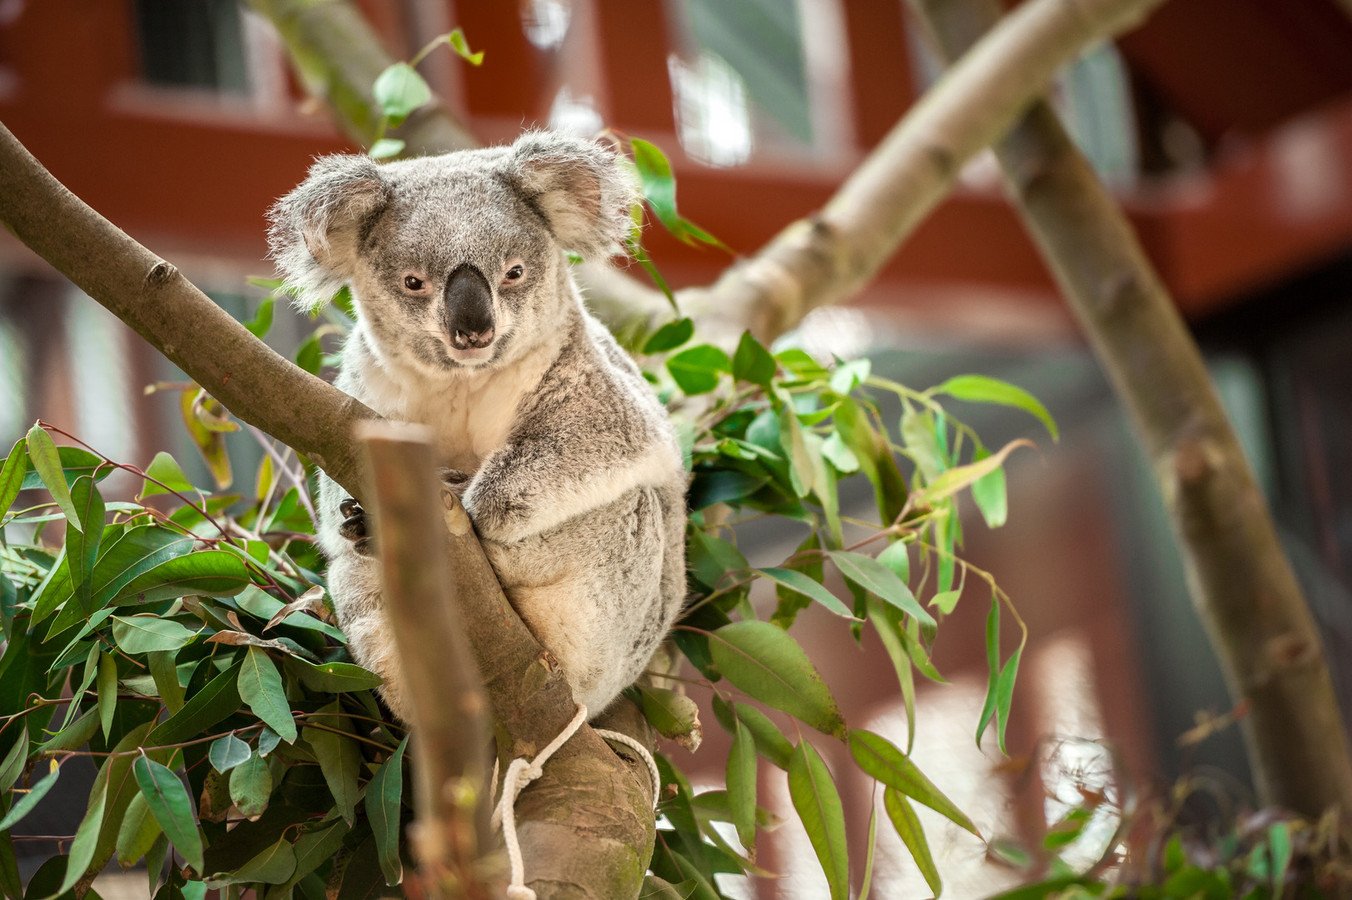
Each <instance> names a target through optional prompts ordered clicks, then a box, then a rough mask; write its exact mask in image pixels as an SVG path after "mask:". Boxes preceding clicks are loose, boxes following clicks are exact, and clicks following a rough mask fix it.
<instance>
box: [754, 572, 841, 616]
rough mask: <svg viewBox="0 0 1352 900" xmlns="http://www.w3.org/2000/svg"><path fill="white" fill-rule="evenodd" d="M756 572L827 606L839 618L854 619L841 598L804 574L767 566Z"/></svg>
mask: <svg viewBox="0 0 1352 900" xmlns="http://www.w3.org/2000/svg"><path fill="white" fill-rule="evenodd" d="M756 571H757V572H759V573H761V574H762V575H764V576H765V577H767V578H769V579H771V580H773V581H774V582H775V583H776V584H779V585H782V586H784V587H786V588H788V589H789V590H791V591H794V592H796V593H799V594H802V595H803V596H804V597H808V598H810V599H812V600H816V601H817V602H818V603H820V604H821V605H822V606H825V607H826V608H827V609H829V610H831V612H833V613H835V614H836V615H838V616H844V617H845V618H847V619H853V618H854V612H853V611H852V610H851V609H850V608H849V607H848V606H846V605H845V604H844V603H843V602H841V599H840V598H839V597H837V596H836V595H835V594H833V593H831V592H830V591H828V590H827V589H826V587H825V586H824V585H821V584H819V583H818V582H816V581H813V580H812V579H811V578H810V577H808V576H807V575H804V574H803V573H802V572H798V571H795V570H794V569H784V568H780V567H779V566H767V567H765V568H763V569H757V570H756Z"/></svg>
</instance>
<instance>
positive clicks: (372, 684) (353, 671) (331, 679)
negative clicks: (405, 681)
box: [285, 656, 385, 694]
mask: <svg viewBox="0 0 1352 900" xmlns="http://www.w3.org/2000/svg"><path fill="white" fill-rule="evenodd" d="M285 665H286V667H287V669H289V670H291V671H292V674H294V675H296V676H297V677H299V678H300V683H301V684H303V685H305V687H307V688H308V689H310V690H312V691H318V692H320V693H325V694H342V693H347V692H349V691H369V690H372V689H373V688H378V687H380V686H381V685H382V684H384V683H385V682H384V680H383V679H382V678H381V677H380V676H379V675H377V674H376V673H375V672H372V671H370V670H368V669H363V668H362V667H361V666H359V665H357V664H355V663H345V662H326V663H319V664H318V665H316V664H315V663H312V662H307V661H306V660H303V659H300V658H298V657H294V656H290V657H287V658H286V661H285Z"/></svg>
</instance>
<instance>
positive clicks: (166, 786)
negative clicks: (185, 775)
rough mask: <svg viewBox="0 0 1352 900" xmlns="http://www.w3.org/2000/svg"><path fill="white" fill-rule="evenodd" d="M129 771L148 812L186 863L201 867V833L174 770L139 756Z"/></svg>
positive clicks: (181, 783)
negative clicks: (133, 777)
mask: <svg viewBox="0 0 1352 900" xmlns="http://www.w3.org/2000/svg"><path fill="white" fill-rule="evenodd" d="M132 772H133V774H134V775H135V776H136V783H137V784H138V785H139V786H140V788H141V794H142V795H143V796H144V797H145V798H146V804H147V805H148V806H149V807H150V812H151V814H152V815H154V817H155V821H156V822H158V823H159V825H160V828H162V829H163V830H164V833H165V834H166V835H167V836H168V837H169V840H170V842H171V843H172V844H173V845H174V849H176V850H177V851H178V852H179V853H181V854H182V855H183V858H184V859H185V860H187V862H188V865H190V866H192V868H193V870H194V871H197V872H201V871H202V835H201V833H200V832H198V830H197V820H196V817H195V816H194V815H193V809H192V801H191V800H190V799H189V798H188V792H187V790H185V789H184V787H183V782H181V781H179V778H178V776H177V775H175V774H174V772H173V771H172V770H171V769H169V768H167V767H165V766H162V765H160V764H159V763H157V762H155V761H154V760H152V759H150V758H148V757H145V756H138V757H137V758H136V761H135V762H134V763H133V764H132Z"/></svg>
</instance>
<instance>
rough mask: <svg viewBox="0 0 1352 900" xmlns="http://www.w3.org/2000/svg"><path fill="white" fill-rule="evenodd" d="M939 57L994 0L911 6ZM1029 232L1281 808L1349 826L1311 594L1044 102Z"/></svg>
mask: <svg viewBox="0 0 1352 900" xmlns="http://www.w3.org/2000/svg"><path fill="white" fill-rule="evenodd" d="M911 2H912V5H913V6H914V8H915V9H916V11H917V12H918V13H919V15H920V17H921V18H922V19H925V20H927V21H928V22H929V24H930V26H931V29H932V30H933V31H934V33H935V36H936V37H937V39H938V43H939V44H940V46H941V48H942V51H943V53H944V54H945V55H946V56H948V57H950V58H955V57H958V56H960V55H961V54H962V53H963V52H965V51H966V50H967V48H968V47H969V46H971V45H972V44H973V43H974V42H976V41H977V40H978V38H979V37H980V36H981V34H982V33H984V32H985V31H986V30H987V29H988V28H991V27H992V26H994V25H995V23H996V22H997V21H998V19H999V14H1000V10H999V4H998V3H997V2H996V0H911ZM995 151H996V155H997V156H998V157H999V159H1000V164H1001V166H1002V167H1003V168H1004V171H1005V175H1006V179H1007V180H1008V182H1009V185H1010V187H1011V189H1012V191H1013V194H1014V198H1015V202H1016V204H1017V206H1018V208H1019V211H1020V213H1021V215H1022V216H1023V219H1024V224H1025V225H1026V226H1027V228H1028V230H1029V232H1030V233H1031V234H1032V235H1033V237H1034V238H1035V239H1036V241H1037V244H1038V247H1039V248H1040V250H1041V251H1042V255H1043V257H1044V259H1045V260H1046V262H1047V264H1048V266H1049V267H1050V268H1051V269H1052V271H1053V273H1054V274H1055V276H1056V279H1057V282H1058V283H1059V284H1060V286H1061V290H1062V292H1063V293H1064V294H1065V297H1066V301H1067V302H1068V303H1069V304H1070V306H1071V308H1072V310H1073V311H1074V312H1075V314H1076V316H1077V317H1078V319H1079V321H1080V324H1081V326H1082V328H1083V329H1084V332H1085V335H1086V336H1087V337H1088V338H1089V341H1090V343H1091V344H1092V345H1093V347H1094V350H1095V352H1096V353H1097V354H1098V357H1099V361H1100V363H1101V364H1102V366H1103V368H1104V370H1105V371H1106V372H1107V374H1108V377H1109V379H1110V380H1111V381H1112V384H1113V388H1114V390H1115V391H1116V393H1117V395H1118V398H1119V399H1120V400H1121V401H1122V403H1123V405H1125V406H1126V408H1127V409H1128V410H1129V412H1130V413H1131V417H1132V420H1133V422H1134V424H1135V428H1136V433H1137V436H1138V438H1139V439H1140V441H1141V443H1142V444H1143V445H1144V447H1145V449H1146V452H1147V453H1148V454H1149V455H1150V458H1151V459H1152V460H1153V462H1154V472H1155V476H1156V478H1157V480H1158V482H1159V487H1160V491H1161V493H1162V494H1163V495H1164V501H1165V505H1166V506H1167V507H1168V509H1169V513H1170V516H1171V518H1172V520H1173V525H1174V529H1175V532H1176V533H1177V535H1178V538H1179V542H1180V545H1181V549H1182V551H1183V556H1184V559H1185V561H1186V564H1187V569H1188V582H1189V588H1190V591H1191V593H1192V597H1193V602H1194V604H1195V605H1196V606H1197V608H1198V611H1199V612H1200V614H1201V615H1202V618H1203V619H1204V620H1205V621H1206V623H1207V625H1208V627H1209V629H1210V633H1211V638H1212V644H1213V645H1214V646H1215V648H1216V651H1217V653H1218V654H1219V656H1220V657H1221V660H1222V662H1223V664H1224V668H1225V670H1226V673H1227V676H1228V679H1229V683H1230V690H1231V693H1232V695H1233V696H1234V697H1235V698H1236V699H1238V698H1243V699H1244V700H1246V701H1247V702H1248V705H1249V715H1248V716H1247V717H1246V718H1245V719H1244V720H1243V727H1244V734H1245V738H1246V740H1247V742H1248V747H1249V755H1250V759H1251V760H1252V761H1253V763H1254V769H1255V774H1256V775H1257V777H1258V782H1259V787H1260V790H1261V792H1262V794H1263V795H1264V797H1265V798H1266V800H1267V801H1268V802H1270V803H1276V804H1280V805H1281V806H1284V807H1287V808H1290V809H1294V810H1296V811H1298V812H1300V813H1302V814H1304V815H1307V816H1310V817H1311V818H1318V817H1319V816H1320V815H1321V814H1322V813H1323V812H1324V811H1325V810H1326V809H1327V808H1328V807H1330V806H1337V807H1339V808H1341V809H1342V810H1343V811H1345V812H1346V811H1352V758H1350V757H1349V753H1348V742H1347V737H1346V732H1345V731H1344V728H1343V723H1342V719H1341V716H1340V715H1339V711H1338V704H1337V699H1336V696H1335V694H1334V691H1333V683H1332V680H1331V679H1330V677H1329V671H1328V665H1327V663H1326V661H1325V656H1324V652H1323V649H1322V646H1321V644H1320V640H1319V635H1318V632H1317V630H1316V628H1315V625H1314V622H1313V620H1312V619H1311V617H1310V612H1309V608H1308V606H1307V605H1306V602H1305V598H1304V596H1303V595H1302V593H1301V590H1300V586H1299V584H1298V583H1297V581H1296V578H1295V575H1294V574H1293V573H1292V571H1291V567H1290V565H1289V563H1288V562H1287V559H1286V556H1285V554H1284V553H1283V551H1282V547H1281V543H1280V542H1279V541H1278V539H1277V534H1276V530H1275V528H1274V527H1273V524H1272V519H1271V516H1270V514H1269V512H1268V509H1267V506H1266V504H1265V502H1264V500H1263V496H1262V494H1261V492H1260V491H1259V489H1258V485H1257V483H1256V482H1255V480H1254V477H1253V472H1252V471H1251V469H1250V468H1249V465H1248V462H1247V461H1246V460H1245V458H1244V453H1243V450H1242V449H1241V447H1240V444H1239V440H1238V439H1237V438H1236V436H1235V433H1234V430H1233V428H1231V426H1230V422H1229V420H1228V419H1227V417H1226V415H1225V411H1224V409H1223V408H1222V407H1221V404H1220V401H1219V399H1218V398H1217V396H1216V392H1215V390H1214V388H1213V386H1212V384H1211V379H1210V377H1209V376H1208V374H1207V370H1206V365H1205V363H1204V362H1203V360H1202V356H1201V353H1200V352H1199V351H1198V349H1197V345H1196V344H1195V343H1194V342H1193V340H1192V338H1191V336H1190V335H1189V334H1188V330H1187V326H1186V325H1185V324H1184V322H1183V319H1182V317H1181V316H1180V315H1179V314H1178V310H1177V308H1176V307H1175V305H1174V303H1173V301H1172V300H1171V299H1170V297H1169V294H1168V291H1167V290H1166V288H1165V287H1164V284H1163V282H1162V281H1161V280H1160V278H1159V275H1158V273H1156V272H1155V270H1154V267H1153V266H1152V265H1151V263H1150V260H1149V259H1148V258H1147V257H1146V255H1145V252H1144V251H1143V250H1142V249H1141V246H1140V243H1139V242H1138V241H1137V239H1136V236H1135V234H1134V233H1133V232H1132V230H1131V226H1130V224H1129V223H1128V222H1127V220H1126V217H1125V216H1123V215H1122V212H1121V210H1120V209H1119V208H1118V206H1117V204H1116V203H1115V202H1114V201H1113V199H1112V197H1111V196H1110V195H1109V194H1108V192H1107V190H1106V189H1105V188H1104V187H1103V186H1102V184H1100V183H1099V181H1098V178H1097V177H1096V176H1095V175H1094V172H1093V170H1092V168H1091V167H1090V165H1089V163H1088V162H1087V161H1086V160H1085V158H1084V157H1083V155H1082V154H1081V153H1080V152H1079V151H1078V150H1077V149H1076V148H1075V145H1074V144H1073V142H1072V141H1071V139H1070V137H1069V136H1068V135H1067V134H1066V132H1065V129H1064V128H1063V127H1062V126H1061V124H1060V122H1059V121H1058V120H1057V118H1056V114H1055V113H1054V112H1053V111H1052V109H1051V107H1050V105H1049V104H1048V103H1047V102H1045V101H1039V102H1038V103H1036V104H1035V105H1034V106H1033V108H1032V109H1031V110H1029V112H1028V114H1027V115H1026V116H1024V118H1023V119H1022V120H1021V121H1020V122H1019V123H1018V124H1016V125H1015V127H1014V129H1013V131H1012V132H1011V133H1010V135H1009V136H1008V137H1007V138H1005V139H1004V140H1003V141H1001V142H1000V143H999V144H997V145H996V148H995Z"/></svg>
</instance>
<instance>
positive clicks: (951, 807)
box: [849, 729, 981, 837]
mask: <svg viewBox="0 0 1352 900" xmlns="http://www.w3.org/2000/svg"><path fill="white" fill-rule="evenodd" d="M849 744H850V754H851V755H852V756H853V757H854V761H855V763H856V764H858V766H859V768H860V769H862V770H863V771H864V772H865V773H866V774H868V775H872V776H873V777H874V778H876V779H878V780H879V781H881V782H882V783H883V784H885V785H887V786H888V787H891V788H896V789H897V790H899V791H901V792H902V793H903V794H905V795H906V796H908V797H910V798H911V799H913V800H915V801H916V802H918V803H923V804H924V805H925V806H928V807H929V808H930V809H932V810H934V811H935V812H937V813H939V814H940V815H941V816H943V817H945V818H946V819H948V820H949V821H951V822H953V823H954V824H955V825H957V826H959V827H960V828H963V829H966V830H967V831H970V832H971V833H972V834H974V835H976V836H977V837H981V832H979V831H977V828H976V826H975V825H973V824H972V820H971V819H969V818H968V817H967V815H966V814H965V813H964V812H963V811H962V810H960V809H958V807H957V806H956V805H955V804H954V803H953V801H951V800H949V799H948V798H947V797H945V796H944V794H943V792H942V791H940V790H939V789H938V788H937V787H935V786H934V783H933V782H932V781H930V780H929V779H928V778H926V777H925V774H924V773H923V772H921V771H920V769H919V767H918V766H916V764H915V763H913V762H911V759H910V757H908V756H907V755H906V754H904V753H902V752H901V751H900V750H898V749H897V748H896V746H895V745H893V743H892V742H891V741H889V740H888V739H887V738H885V737H883V736H882V735H879V734H874V733H873V732H871V731H864V730H862V729H856V730H854V731H851V732H850V738H849Z"/></svg>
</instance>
